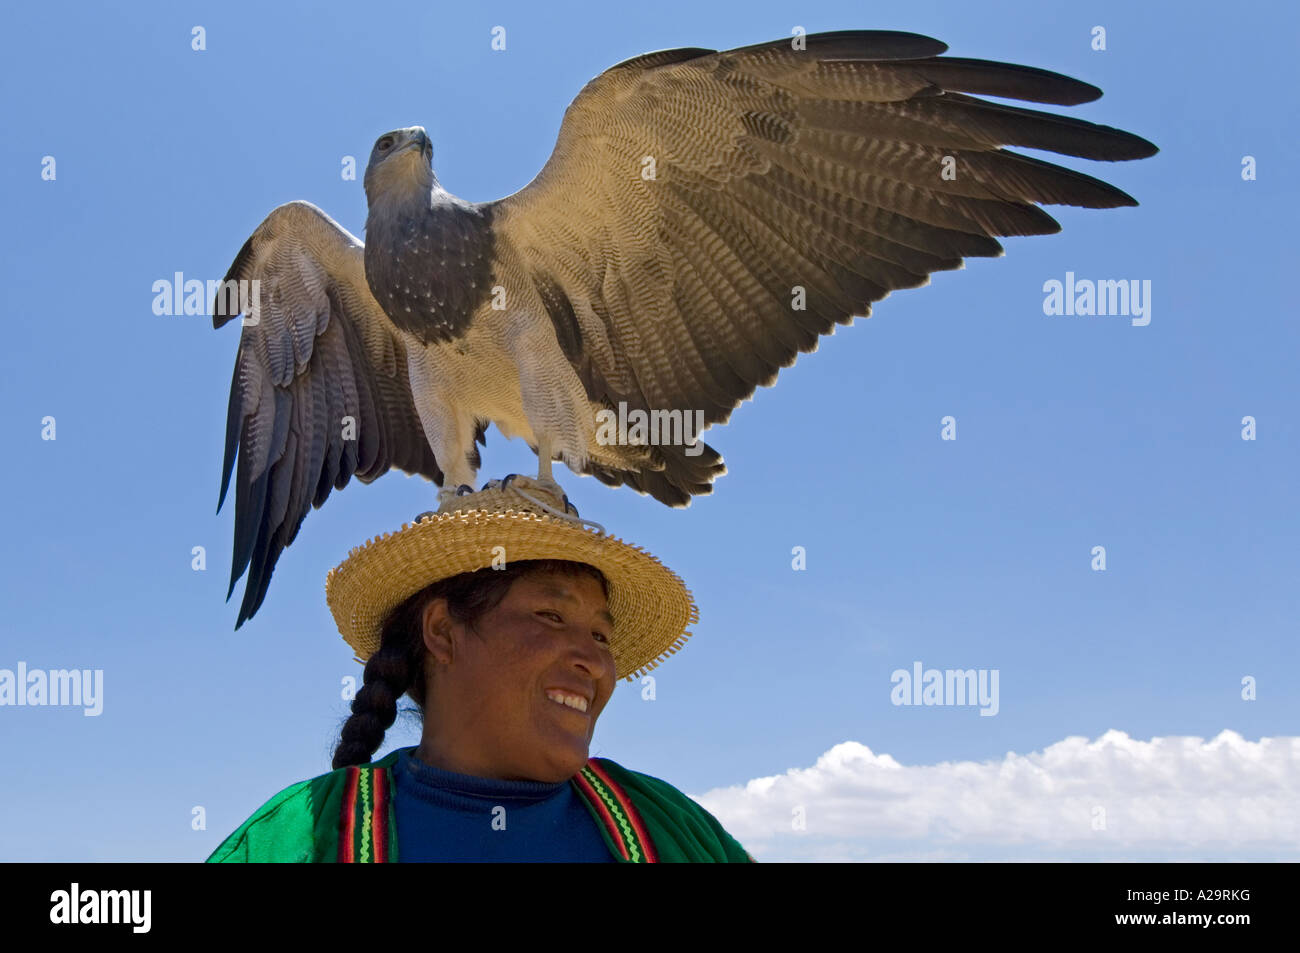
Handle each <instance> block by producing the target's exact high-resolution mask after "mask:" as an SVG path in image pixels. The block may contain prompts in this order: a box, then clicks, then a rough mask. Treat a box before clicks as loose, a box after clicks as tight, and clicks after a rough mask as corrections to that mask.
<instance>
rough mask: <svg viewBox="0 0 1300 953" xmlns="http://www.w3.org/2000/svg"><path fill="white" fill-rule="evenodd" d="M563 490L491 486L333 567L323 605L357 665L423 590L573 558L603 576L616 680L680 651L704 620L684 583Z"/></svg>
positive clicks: (521, 483) (526, 483)
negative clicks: (525, 563)
mask: <svg viewBox="0 0 1300 953" xmlns="http://www.w3.org/2000/svg"><path fill="white" fill-rule="evenodd" d="M555 489H558V487H557V486H555V485H554V484H550V485H549V486H548V485H547V484H545V483H541V482H539V481H537V480H531V479H528V478H527V477H522V476H518V475H514V474H512V475H511V476H508V477H506V478H505V479H504V480H490V481H489V482H488V483H487V485H486V486H484V488H483V489H482V490H480V491H478V492H477V493H467V494H465V495H463V496H452V497H449V498H448V499H447V500H446V502H444V503H443V504H442V505H441V506H440V507H439V508H438V511H437V512H436V513H434V512H428V513H421V514H420V515H419V516H417V517H416V521H415V523H413V524H412V523H403V524H402V528H401V529H399V530H397V531H396V532H392V533H385V534H383V535H382V536H377V537H375V538H374V539H372V540H370V541H369V542H368V543H366V544H365V545H362V546H357V547H355V548H353V549H352V551H351V552H350V553H349V554H348V558H347V559H346V560H344V561H343V563H341V564H340V565H339V566H337V567H335V568H334V569H331V570H330V573H329V576H328V577H327V579H326V581H325V599H326V601H327V602H328V603H329V607H330V611H331V612H332V613H333V614H334V620H335V622H337V623H338V627H339V631H340V632H341V633H342V634H343V639H344V641H345V642H347V643H348V645H350V646H352V648H353V649H355V650H356V654H357V661H359V662H365V661H366V660H367V659H368V658H370V656H371V655H372V654H373V653H374V652H375V650H377V649H378V648H379V643H380V639H381V637H382V634H383V626H384V623H385V621H386V620H387V618H388V616H389V614H390V613H391V612H392V611H393V610H394V609H396V608H397V607H398V606H399V605H401V604H402V603H403V602H405V601H406V600H407V599H408V598H410V597H411V596H412V595H414V594H415V593H417V592H419V591H420V590H421V589H423V588H424V587H425V586H428V585H429V584H430V583H433V582H437V581H438V580H441V579H446V578H448V577H450V576H457V575H460V574H461V573H466V572H474V571H475V570H478V569H486V568H487V567H489V566H492V565H493V564H494V562H495V564H496V565H502V564H503V563H504V562H506V561H519V560H523V559H568V560H573V561H574V562H580V563H587V564H588V565H590V566H594V567H596V568H597V569H599V570H600V571H601V572H602V573H604V574H605V579H606V580H607V581H608V582H609V611H610V614H611V615H612V616H613V617H614V635H613V638H612V639H610V650H611V652H612V653H613V655H614V663H615V677H616V678H627V679H629V680H630V679H633V678H636V677H637V676H639V675H642V674H644V673H645V672H648V671H650V670H651V669H653V668H654V667H655V666H656V665H658V664H659V663H660V662H662V661H664V659H666V658H667V657H668V656H669V655H672V654H673V653H674V652H676V651H677V650H678V649H680V648H681V647H682V646H683V645H684V644H685V643H686V640H687V639H688V638H690V636H691V633H690V632H688V631H686V627H687V626H689V625H693V624H695V623H696V622H698V621H699V618H700V614H699V609H698V608H697V607H696V605H695V600H694V598H693V597H692V595H691V592H690V590H689V589H687V588H686V585H685V583H683V582H682V580H681V579H680V578H679V577H678V575H677V574H676V573H675V572H673V571H672V570H671V569H669V568H668V567H666V566H664V565H663V564H662V563H660V562H659V560H658V559H656V558H655V557H654V556H652V555H650V554H649V553H647V552H645V551H644V550H642V549H641V548H640V547H638V546H635V545H632V544H630V543H625V542H623V541H622V540H619V539H617V538H615V537H613V536H610V535H608V534H607V533H606V532H605V529H604V527H603V526H601V525H600V524H599V523H594V522H592V521H591V520H584V519H581V518H580V517H579V516H578V511H577V509H576V508H575V507H574V506H573V505H572V504H571V503H569V500H568V497H567V496H563V495H562V494H557V493H556V492H555Z"/></svg>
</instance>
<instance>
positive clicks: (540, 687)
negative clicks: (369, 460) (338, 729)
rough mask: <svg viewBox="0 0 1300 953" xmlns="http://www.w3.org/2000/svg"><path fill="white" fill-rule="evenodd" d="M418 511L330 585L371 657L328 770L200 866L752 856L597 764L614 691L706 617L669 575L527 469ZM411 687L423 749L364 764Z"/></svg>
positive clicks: (704, 816) (716, 827)
mask: <svg viewBox="0 0 1300 953" xmlns="http://www.w3.org/2000/svg"><path fill="white" fill-rule="evenodd" d="M512 480H513V481H514V482H513V483H512ZM520 484H523V485H525V486H527V487H528V489H527V490H525V489H524V488H523V486H521V485H520ZM548 500H549V502H548ZM552 504H554V505H552ZM570 513H572V515H570ZM425 515H426V516H428V517H429V518H426V519H421V520H418V521H417V523H416V524H415V525H414V526H407V527H403V529H402V530H401V531H399V532H397V533H393V534H388V535H385V536H382V537H379V538H377V539H375V540H373V541H371V542H370V543H369V544H367V545H366V546H364V547H360V548H358V549H355V550H353V552H352V554H351V555H350V556H349V558H348V560H347V561H346V562H344V563H343V564H342V565H341V566H339V567H338V568H336V569H335V570H333V571H332V572H331V573H330V576H329V580H328V582H327V584H326V596H327V599H328V600H329V603H330V608H331V610H332V611H333V613H334V616H335V619H336V620H337V621H338V623H339V628H340V630H341V631H342V632H343V635H344V638H345V639H346V640H347V641H348V642H349V644H351V645H352V646H353V648H354V649H356V650H357V654H358V658H359V660H362V661H365V663H366V668H365V676H364V685H363V687H362V688H361V690H360V691H359V692H358V693H357V696H356V698H355V700H354V701H353V704H352V715H351V717H350V718H349V719H348V720H347V722H346V724H345V725H344V726H343V730H342V733H341V738H340V743H339V745H338V747H337V749H336V751H335V754H334V770H333V771H332V772H330V773H328V774H324V775H321V776H319V777H317V778H313V779H311V780H309V781H302V782H299V783H298V784H295V785H293V786H291V787H289V788H286V789H285V790H283V791H281V792H280V793H279V794H277V795H276V796H275V797H273V798H271V800H269V801H268V802H267V803H266V804H264V805H263V806H262V807H261V808H260V809H259V810H258V811H257V812H255V813H254V814H253V816H252V817H250V818H249V819H248V820H247V821H245V822H244V824H242V825H241V826H240V827H239V829H238V830H236V831H235V832H234V833H233V834H231V835H230V837H228V838H227V839H226V840H225V842H224V843H222V845H221V846H220V847H218V848H217V850H216V851H214V852H213V854H212V855H211V856H210V857H209V858H208V862H209V863H221V862H247V861H302V862H391V861H395V860H401V861H585V862H625V863H645V862H651V863H653V862H662V861H704V862H709V861H721V862H726V861H743V862H747V861H752V860H753V858H752V857H751V856H750V855H749V854H748V853H747V852H746V851H745V849H744V848H743V847H741V845H740V844H739V843H737V842H736V840H735V839H734V838H733V837H731V835H730V834H728V833H727V832H726V831H725V830H724V829H723V828H722V826H721V825H720V824H719V823H718V821H717V819H716V818H714V817H713V816H712V815H711V814H709V813H708V812H707V811H706V810H704V809H703V808H702V807H700V806H699V805H698V804H696V803H695V802H694V801H692V800H691V799H690V798H688V797H686V796H685V795H684V794H682V793H681V792H680V791H678V790H677V789H676V788H674V787H673V786H672V785H670V784H668V783H667V782H665V781H662V780H660V779H658V778H653V777H650V776H648V775H644V774H641V773H639V772H636V771H630V770H628V769H626V768H624V767H622V766H621V765H619V764H617V763H616V762H614V761H611V760H609V759H606V758H590V757H589V750H588V749H589V746H590V743H591V739H592V735H593V733H594V731H595V727H596V721H597V719H598V718H599V717H600V714H601V712H602V711H603V710H604V708H605V705H606V704H607V703H608V701H609V699H610V696H611V695H612V694H613V691H614V683H615V680H616V679H618V678H629V679H630V678H635V677H636V676H637V675H639V674H641V673H642V672H643V671H649V670H650V669H652V668H654V667H655V665H657V664H658V662H660V661H662V659H663V658H664V657H666V656H667V655H668V654H672V653H673V652H675V651H676V650H677V649H678V648H680V647H681V645H682V644H684V642H685V639H686V638H687V637H689V635H690V633H689V632H685V631H684V629H685V626H686V625H687V624H689V623H691V622H694V621H696V620H698V611H697V610H696V608H695V605H694V601H693V599H692V598H691V595H690V592H689V591H688V590H687V589H686V587H685V585H684V584H683V583H682V582H681V580H680V579H679V578H678V577H677V576H676V574H675V573H672V572H671V571H670V570H668V569H667V568H666V567H664V566H662V565H661V564H660V563H659V562H658V560H656V559H655V558H654V557H653V556H650V555H649V554H647V553H644V552H643V551H641V550H640V549H638V548H637V547H635V546H630V545H628V544H626V543H623V542H621V541H619V540H617V539H613V538H612V537H609V536H607V535H606V534H605V532H604V530H603V528H600V527H598V526H597V527H596V529H597V530H598V531H597V532H593V531H592V530H590V529H588V528H587V527H588V526H594V525H595V524H591V523H590V521H586V520H580V519H578V518H577V513H576V510H573V508H572V506H570V505H569V503H568V500H567V498H562V497H561V496H560V495H557V494H554V493H552V492H550V490H549V488H548V486H547V485H545V484H541V483H537V482H534V481H529V480H525V479H524V478H521V477H513V478H507V479H506V480H504V481H500V482H498V481H492V482H491V483H489V484H488V486H487V487H486V488H485V489H484V490H482V491H480V492H479V493H475V494H469V495H467V496H463V497H457V498H453V499H452V500H450V501H449V502H448V503H447V504H445V505H444V506H443V507H442V508H441V509H440V511H439V513H438V514H436V515H434V514H425ZM403 694H408V695H409V696H410V697H411V698H412V699H413V700H414V701H415V703H416V704H417V706H418V707H419V709H420V711H421V713H422V715H423V719H424V726H423V730H422V735H421V740H420V744H419V745H418V746H414V747H409V748H401V749H397V750H396V751H393V752H391V753H390V754H388V755H387V756H386V757H384V758H381V759H380V760H379V761H376V762H370V761H369V759H370V758H371V756H372V755H373V754H374V752H375V750H376V749H377V748H378V747H379V746H380V744H381V743H382V742H383V738H384V734H385V732H386V731H387V729H388V728H389V727H390V726H391V725H392V724H393V721H394V720H395V718H396V715H397V701H398V699H399V698H400V697H401V696H402V695H403Z"/></svg>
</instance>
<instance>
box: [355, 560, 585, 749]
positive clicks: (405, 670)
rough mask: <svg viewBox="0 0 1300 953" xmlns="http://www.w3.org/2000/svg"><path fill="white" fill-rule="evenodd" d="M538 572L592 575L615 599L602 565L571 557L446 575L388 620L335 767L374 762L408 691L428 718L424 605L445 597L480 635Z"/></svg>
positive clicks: (450, 609) (455, 616)
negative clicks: (484, 620) (519, 584)
mask: <svg viewBox="0 0 1300 953" xmlns="http://www.w3.org/2000/svg"><path fill="white" fill-rule="evenodd" d="M534 572H556V573H562V574H564V575H566V576H581V575H590V576H592V577H593V578H595V579H596V580H597V581H598V582H599V583H600V586H601V589H602V590H604V593H605V598H606V599H608V598H609V583H608V582H607V581H606V579H605V576H604V574H603V573H602V572H601V571H600V570H598V569H596V568H595V567H593V566H588V565H587V564H586V563H578V562H571V561H570V560H567V559H524V560H520V561H519V562H512V563H507V565H506V568H504V569H494V568H492V567H488V568H486V569H480V570H478V571H476V572H467V573H462V574H461V575H459V576H452V577H450V578H448V579H440V580H438V581H437V582H435V583H431V584H430V585H428V586H426V587H425V588H423V589H421V590H420V591H419V592H417V593H416V594H415V595H413V596H411V597H410V598H409V599H407V600H406V601H405V602H403V603H402V604H401V605H400V606H398V607H397V608H396V609H394V610H393V611H392V613H391V614H390V615H389V616H388V619H387V621H385V623H384V629H383V636H382V638H381V640H380V643H379V648H378V649H377V650H376V651H375V653H374V654H373V655H371V656H370V659H369V660H368V661H367V662H366V669H365V674H364V675H363V676H362V681H363V684H362V686H361V689H360V691H358V692H357V694H356V697H355V698H353V699H352V714H351V715H350V716H348V720H347V721H346V722H344V724H343V730H342V731H341V732H340V734H339V743H338V746H337V747H336V748H335V750H334V764H333V766H334V767H335V768H342V767H346V766H348V765H353V764H366V763H368V762H369V761H370V758H371V755H373V754H374V753H375V750H376V749H377V748H378V747H379V746H380V745H381V744H382V743H383V740H384V734H385V733H386V732H387V731H388V729H389V728H390V727H392V724H393V722H394V721H396V720H397V702H398V700H399V699H400V698H401V697H402V696H403V695H406V694H409V695H410V697H411V698H412V699H413V700H414V701H415V703H416V705H417V706H418V710H419V712H420V714H421V717H423V713H424V708H425V697H424V691H425V682H424V659H425V655H426V651H425V647H424V610H425V607H426V606H428V604H429V602H430V601H431V600H433V599H436V598H438V597H440V596H445V597H446V599H447V612H448V613H449V614H450V615H451V617H452V618H453V619H455V620H456V621H457V622H460V623H461V624H463V625H467V626H469V628H470V629H471V630H472V631H474V632H475V633H476V634H477V628H476V626H477V625H478V621H479V619H480V618H481V617H482V616H483V614H484V613H486V612H489V611H491V610H492V609H495V608H496V607H497V606H498V605H500V604H501V600H502V599H504V598H505V597H506V593H507V592H509V591H510V587H511V586H512V585H513V584H514V582H515V580H516V579H519V578H521V577H522V576H526V575H528V574H530V573H534Z"/></svg>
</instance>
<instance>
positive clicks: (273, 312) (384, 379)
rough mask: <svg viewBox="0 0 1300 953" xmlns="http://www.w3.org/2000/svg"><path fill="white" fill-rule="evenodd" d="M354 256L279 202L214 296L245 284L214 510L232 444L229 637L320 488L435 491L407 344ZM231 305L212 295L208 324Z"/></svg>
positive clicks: (339, 237) (308, 217)
mask: <svg viewBox="0 0 1300 953" xmlns="http://www.w3.org/2000/svg"><path fill="white" fill-rule="evenodd" d="M363 252H364V246H363V245H362V243H361V242H360V241H358V240H357V239H356V238H355V237H354V236H353V235H352V234H350V233H349V232H348V231H347V230H346V229H344V228H343V227H342V226H341V225H339V224H338V223H337V222H335V221H334V220H333V219H332V218H330V217H329V216H328V215H326V214H325V213H324V212H322V211H321V210H320V209H318V208H316V206H314V205H312V204H310V203H308V202H290V203H288V204H286V205H281V206H280V207H279V208H277V209H275V210H274V211H273V212H271V214H270V215H268V216H267V217H266V220H265V221H264V222H262V224H261V225H259V226H258V227H257V230H256V231H255V232H253V234H252V236H251V237H250V238H249V239H248V241H247V242H246V243H245V244H244V247H243V248H242V249H241V250H240V252H239V255H238V256H237V257H236V258H235V261H234V264H232V265H231V266H230V272H229V273H228V274H227V275H226V280H225V283H224V285H225V286H226V287H231V288H235V287H239V283H241V282H242V283H244V284H243V285H242V287H243V290H244V300H245V301H246V302H247V303H248V305H249V307H248V308H247V309H245V310H246V311H251V312H252V313H251V314H249V313H246V314H245V318H244V327H243V332H242V334H241V335H240V338H239V354H238V357H237V358H236V360H235V371H234V377H233V379H232V380H231V383H230V406H229V409H228V411H227V418H226V452H225V460H224V462H223V464H222V472H221V498H220V500H219V501H218V503H217V511H218V512H220V510H221V505H222V503H224V502H225V499H226V490H227V489H228V488H229V486H230V476H231V471H232V468H233V465H234V460H235V452H236V449H238V452H239V472H238V475H237V476H236V479H235V542H234V553H233V559H232V565H231V570H230V589H229V590H228V591H227V593H226V598H227V599H229V598H230V593H231V592H233V591H234V588H235V583H236V581H238V579H239V577H240V576H241V575H243V573H244V570H245V569H246V568H248V567H249V566H250V563H251V569H250V570H249V576H248V582H247V583H246V585H245V588H244V601H243V604H242V605H241V606H240V609H239V618H238V619H237V621H236V623H235V628H236V629H238V628H239V626H241V625H242V624H243V623H244V621H245V620H246V619H250V618H252V616H253V614H254V613H255V612H257V609H258V607H259V606H260V605H261V604H262V600H263V599H264V598H265V596H266V590H267V586H268V585H269V584H270V581H271V572H272V570H274V568H275V563H276V560H277V559H279V557H280V553H281V552H283V551H284V548H285V547H286V546H288V545H289V544H290V543H292V542H293V540H294V537H296V536H297V535H298V528H299V527H300V526H301V525H302V521H303V519H304V518H305V517H306V516H307V512H308V510H309V509H310V507H312V506H316V507H320V506H321V504H323V503H324V502H325V499H326V497H328V496H329V493H330V489H331V488H334V489H338V490H341V489H343V487H344V486H346V485H347V483H348V480H349V479H350V478H351V477H352V476H354V475H355V476H356V477H357V479H359V480H361V481H362V482H363V483H370V482H372V481H373V480H376V479H378V478H379V477H380V476H382V475H383V474H385V473H387V472H388V471H389V470H390V469H394V468H396V469H398V470H403V471H405V472H407V473H419V474H421V475H423V476H425V477H428V478H429V479H431V480H433V481H434V482H435V483H437V484H438V485H440V486H441V484H442V479H443V474H442V470H441V469H440V468H439V466H438V463H437V461H436V460H435V459H434V456H433V451H432V450H431V449H430V448H429V444H428V441H427V440H426V439H425V435H424V430H423V428H422V427H421V426H420V420H419V416H418V414H417V413H416V410H415V405H414V402H413V401H412V397H411V389H410V380H409V377H408V376H407V363H406V346H405V345H404V344H403V342H402V339H401V337H400V336H399V335H398V333H397V331H396V329H395V328H394V327H393V325H392V323H391V322H390V321H389V320H388V317H387V315H385V314H384V312H383V309H381V308H380V307H379V304H378V302H376V301H375V299H374V297H373V296H372V295H371V293H370V289H369V287H368V285H367V284H366V276H365V266H364V263H363ZM232 282H234V283H235V284H231V283H232ZM253 282H256V283H257V284H256V285H254V284H253ZM233 298H234V295H233V294H232V295H231V296H230V299H229V300H227V299H225V298H223V297H222V296H221V295H219V296H218V301H217V304H216V306H215V307H214V311H213V317H212V325H213V327H215V328H220V327H221V326H222V325H224V324H225V323H226V322H228V321H230V320H231V319H232V318H234V317H235V316H236V315H237V314H239V313H240V309H239V307H237V306H235V304H234V303H233Z"/></svg>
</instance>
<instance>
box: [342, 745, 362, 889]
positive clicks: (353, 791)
mask: <svg viewBox="0 0 1300 953" xmlns="http://www.w3.org/2000/svg"><path fill="white" fill-rule="evenodd" d="M360 775H361V769H360V768H359V767H357V766H356V765H353V766H352V767H350V768H348V771H347V781H346V783H345V784H344V785H343V805H342V807H341V808H340V810H339V863H340V864H350V863H352V862H353V856H352V836H353V830H354V829H355V826H356V805H357V779H358V778H359V777H360Z"/></svg>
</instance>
